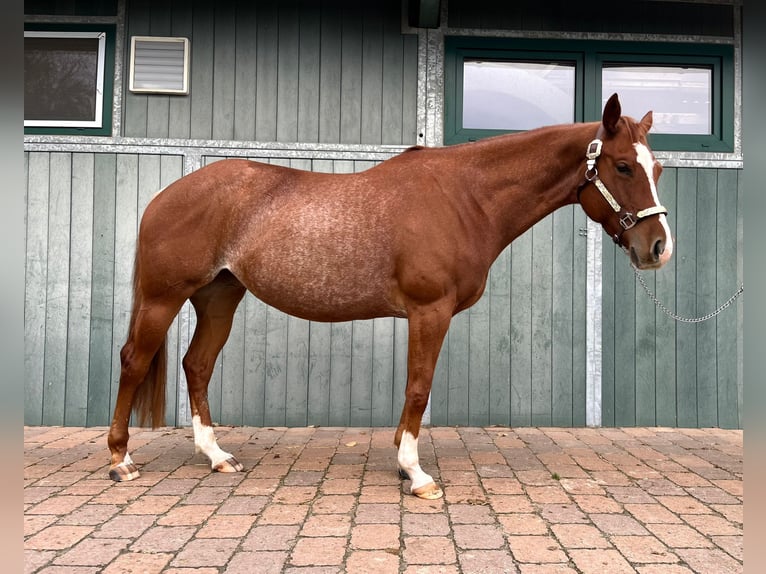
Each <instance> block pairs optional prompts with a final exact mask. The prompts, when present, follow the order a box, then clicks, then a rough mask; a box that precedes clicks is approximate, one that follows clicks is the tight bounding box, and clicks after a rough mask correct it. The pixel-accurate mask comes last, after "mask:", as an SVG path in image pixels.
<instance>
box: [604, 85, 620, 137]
mask: <svg viewBox="0 0 766 574" xmlns="http://www.w3.org/2000/svg"><path fill="white" fill-rule="evenodd" d="M620 115H622V107H621V106H620V99H619V98H618V97H617V94H612V95H611V96H610V98H609V99H608V100H607V102H606V105H605V106H604V115H603V117H602V119H601V122H602V123H603V124H604V129H605V130H606V133H608V134H613V133H615V132H616V131H617V121H618V120H619V119H620Z"/></svg>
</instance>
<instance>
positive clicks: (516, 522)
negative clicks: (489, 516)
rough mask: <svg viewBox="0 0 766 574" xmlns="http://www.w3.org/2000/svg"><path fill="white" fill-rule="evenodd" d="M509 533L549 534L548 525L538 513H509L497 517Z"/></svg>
mask: <svg viewBox="0 0 766 574" xmlns="http://www.w3.org/2000/svg"><path fill="white" fill-rule="evenodd" d="M497 519H498V521H499V522H500V524H502V526H503V531H504V532H505V533H506V534H508V535H519V534H530V535H532V534H548V525H547V523H546V522H545V520H543V519H542V517H540V516H539V515H537V514H508V515H501V516H498V517H497Z"/></svg>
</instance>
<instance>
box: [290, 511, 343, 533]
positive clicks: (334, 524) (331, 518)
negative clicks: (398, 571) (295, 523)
mask: <svg viewBox="0 0 766 574" xmlns="http://www.w3.org/2000/svg"><path fill="white" fill-rule="evenodd" d="M350 530H351V516H349V515H348V514H312V515H310V516H309V517H308V518H307V519H306V521H305V522H304V523H303V528H301V530H300V535H301V536H346V535H348V533H349V531H350Z"/></svg>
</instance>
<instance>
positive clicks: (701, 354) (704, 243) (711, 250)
mask: <svg viewBox="0 0 766 574" xmlns="http://www.w3.org/2000/svg"><path fill="white" fill-rule="evenodd" d="M717 187H718V176H717V170H714V169H702V170H700V171H699V179H698V182H697V255H698V259H697V261H698V264H697V312H698V313H699V314H704V313H708V312H710V311H712V310H713V309H715V308H716V306H717V302H716V300H717V297H716V268H717V262H716V232H715V229H716V223H717V221H716V215H717V214H716V207H717V204H718V202H717V198H716V190H717ZM696 334H697V413H698V414H697V417H698V418H697V424H698V425H699V426H702V427H710V426H716V425H717V424H718V382H717V378H718V373H717V369H716V359H717V357H716V321H714V320H713V321H704V322H702V323H699V324H698V325H697V333H696Z"/></svg>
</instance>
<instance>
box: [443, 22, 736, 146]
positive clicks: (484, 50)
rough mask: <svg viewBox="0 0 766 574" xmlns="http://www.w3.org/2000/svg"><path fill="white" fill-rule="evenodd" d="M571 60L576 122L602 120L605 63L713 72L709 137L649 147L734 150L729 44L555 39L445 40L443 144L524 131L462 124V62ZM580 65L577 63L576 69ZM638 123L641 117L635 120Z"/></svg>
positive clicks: (671, 139) (676, 138) (673, 138)
mask: <svg viewBox="0 0 766 574" xmlns="http://www.w3.org/2000/svg"><path fill="white" fill-rule="evenodd" d="M477 57H480V58H486V59H493V60H510V61H528V60H529V59H530V58H534V59H535V60H538V61H543V62H545V61H557V62H558V61H569V60H577V61H578V65H577V66H576V69H575V75H576V78H575V84H576V85H575V122H583V121H584V122H588V121H597V120H598V119H600V118H601V111H602V110H601V103H602V96H601V87H602V81H601V70H602V67H603V66H604V64H623V65H647V66H652V65H655V66H679V65H684V64H685V65H688V66H690V67H708V68H709V69H711V70H712V74H711V76H712V80H711V81H712V85H711V98H712V102H711V111H712V118H711V132H712V133H711V134H702V135H699V134H655V133H651V132H650V134H649V142H650V145H651V146H652V149H654V150H657V151H668V152H726V153H731V152H733V151H734V91H735V82H734V47H733V46H732V45H729V44H697V43H673V42H636V41H619V40H581V39H577V40H558V39H553V40H551V39H528V38H475V37H463V36H447V37H446V38H445V74H444V93H445V102H444V143H445V145H450V144H456V143H463V142H467V141H475V140H477V139H481V138H485V137H490V136H494V135H500V134H504V133H514V132H516V131H522V130H475V129H467V128H463V126H462V110H463V62H464V61H465V60H466V59H468V60H470V59H474V58H477ZM580 63H581V65H580ZM638 119H640V118H638Z"/></svg>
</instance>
